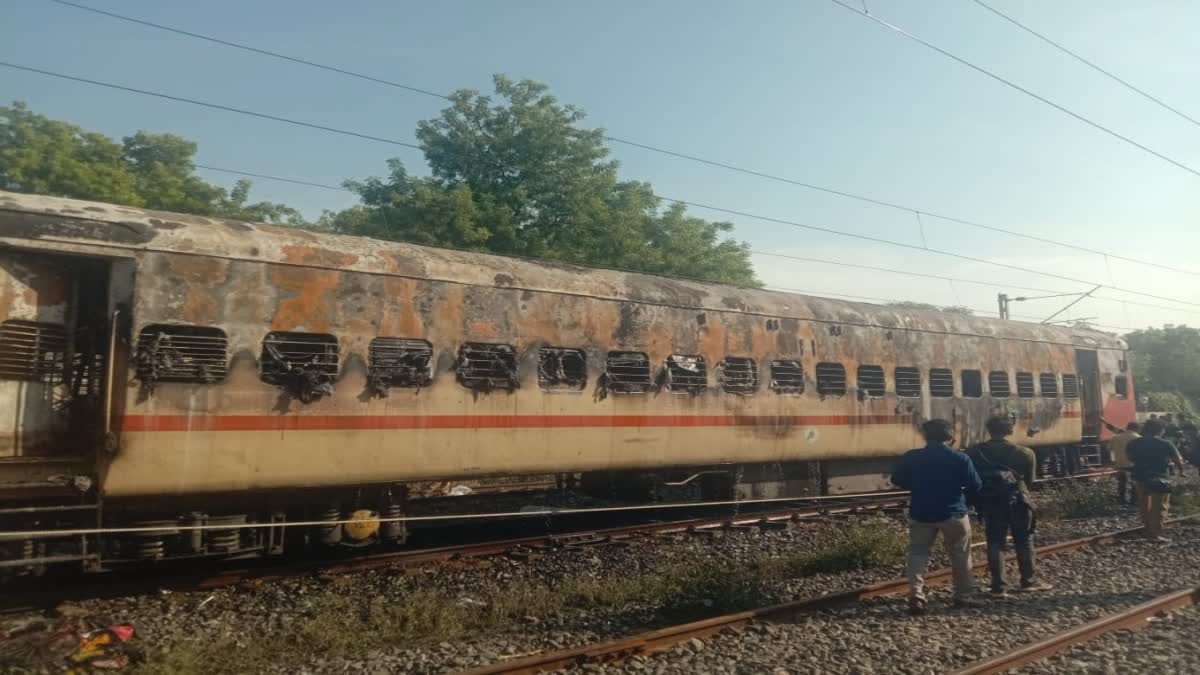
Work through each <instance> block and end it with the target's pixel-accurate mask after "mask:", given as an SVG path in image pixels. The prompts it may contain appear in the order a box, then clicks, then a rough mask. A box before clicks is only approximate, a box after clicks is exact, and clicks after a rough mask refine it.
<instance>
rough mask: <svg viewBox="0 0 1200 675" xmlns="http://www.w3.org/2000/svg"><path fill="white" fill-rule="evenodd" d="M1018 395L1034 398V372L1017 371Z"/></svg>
mask: <svg viewBox="0 0 1200 675" xmlns="http://www.w3.org/2000/svg"><path fill="white" fill-rule="evenodd" d="M1017 396H1019V397H1021V398H1033V396H1034V389H1033V373H1017Z"/></svg>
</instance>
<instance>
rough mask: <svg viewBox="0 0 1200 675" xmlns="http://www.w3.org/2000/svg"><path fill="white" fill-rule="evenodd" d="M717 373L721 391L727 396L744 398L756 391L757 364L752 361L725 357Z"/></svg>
mask: <svg viewBox="0 0 1200 675" xmlns="http://www.w3.org/2000/svg"><path fill="white" fill-rule="evenodd" d="M717 372H718V374H719V376H720V379H721V390H722V391H724V392H725V393H727V394H741V395H743V396H746V395H749V394H753V393H755V392H756V391H758V364H756V363H755V362H754V359H751V358H747V357H743V356H726V357H725V360H723V361H721V365H720V367H719V370H718V371H717Z"/></svg>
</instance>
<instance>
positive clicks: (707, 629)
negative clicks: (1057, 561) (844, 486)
mask: <svg viewBox="0 0 1200 675" xmlns="http://www.w3.org/2000/svg"><path fill="white" fill-rule="evenodd" d="M1196 521H1200V514H1196V515H1192V516H1185V517H1182V518H1175V519H1171V520H1170V521H1168V522H1169V523H1170V524H1178V523H1181V522H1196ZM1141 532H1142V528H1141V527H1135V528H1129V529H1125V530H1118V531H1114V532H1106V533H1102V534H1098V535H1093V536H1089V537H1083V538H1079V539H1072V540H1069V541H1063V542H1058V543H1055V544H1050V545H1047V546H1042V547H1039V548H1038V549H1036V553H1037V556H1038V557H1039V558H1043V557H1046V556H1050V555H1057V554H1064V553H1070V552H1074V551H1079V550H1082V549H1084V548H1087V547H1090V546H1096V545H1102V544H1108V543H1112V542H1115V541H1118V540H1120V539H1123V538H1126V537H1129V536H1131V535H1136V534H1140V533H1141ZM1009 559H1010V560H1011V559H1012V556H1009ZM986 567H987V562H986V560H979V561H977V562H975V564H974V569H975V570H976V571H980V570H984V569H986ZM950 576H951V573H950V570H949V569H941V570H937V571H934V572H931V573H929V574H927V575H926V577H925V579H926V582H927V584H928V585H930V586H941V585H945V584H946V583H947V582H948V581H949V580H950ZM907 590H908V579H907V578H897V579H892V580H889V581H883V582H879V583H875V584H869V585H866V586H861V587H859V588H854V589H850V590H845V591H838V592H834V593H828V594H825V595H820V596H816V597H811V598H805V599H801V600H796V601H793V602H787V603H782V604H778V605H773V606H770V607H762V608H759V609H752V610H747V611H743V612H736V613H733V614H726V615H722V616H717V617H712V618H709V619H703V620H700V621H693V622H690V623H685V624H680V625H676V626H670V627H667V628H661V629H658V630H654V631H649V632H646V633H641V634H638V635H633V636H630V637H626V638H621V639H616V640H611V641H607V642H602V643H597V644H590V645H583V646H581V647H576V648H572V649H564V650H560V651H553V652H546V653H542V654H536V655H532V656H528V657H526V658H522V659H515V660H512V661H507V662H501V663H495V664H492V665H489V666H484V667H481V668H476V669H472V670H469V671H466V673H467V675H498V674H520V673H539V672H545V671H551V670H557V669H562V668H570V667H581V666H583V665H585V664H588V663H612V662H619V661H623V660H625V659H628V658H630V657H632V656H635V655H644V654H651V653H654V652H658V651H663V650H665V649H668V648H670V647H672V646H674V645H676V644H680V643H683V642H686V641H688V640H692V639H695V638H704V637H708V636H711V635H714V634H717V633H721V632H724V631H727V630H734V629H739V628H742V627H745V626H746V625H748V624H751V623H754V622H756V621H763V620H774V619H780V618H783V617H789V616H795V615H798V614H806V613H813V612H817V611H821V610H827V609H833V608H837V607H843V606H847V605H852V604H855V603H858V602H860V601H863V600H867V599H870V598H881V597H888V596H895V595H901V594H903V593H905V592H907ZM1178 595H1179V594H1172V595H1171V596H1169V597H1170V598H1173V599H1165V598H1168V596H1164V598H1160V599H1159V601H1161V602H1163V603H1164V604H1163V605H1161V606H1160V609H1157V610H1155V609H1153V607H1154V605H1152V603H1145V607H1143V606H1141V605H1139V607H1140V608H1142V611H1143V612H1149V614H1146V613H1143V614H1140V615H1137V616H1142V617H1143V619H1141V620H1144V617H1145V616H1149V615H1152V614H1153V613H1155V612H1156V611H1162V609H1161V607H1165V606H1166V604H1169V603H1171V602H1186V600H1184V599H1183V598H1181V597H1177V596H1178ZM1173 606H1181V605H1173ZM1134 609H1137V608H1134ZM1128 611H1129V612H1132V611H1133V610H1128ZM1121 614H1124V613H1121ZM1114 616H1116V615H1114ZM1130 616H1131V617H1132V616H1134V615H1130ZM1138 620H1139V619H1137V618H1130V617H1125V618H1117V619H1112V621H1113V624H1112V625H1113V626H1115V627H1113V628H1109V629H1108V630H1115V629H1117V628H1121V627H1128V626H1129V625H1130V623H1129V622H1134V623H1136V622H1137V621H1138ZM1092 623H1097V622H1092ZM1088 626H1091V624H1088ZM1083 628H1084V627H1081V628H1080V629H1076V630H1077V631H1082V629H1083ZM1088 630H1089V631H1095V630H1097V628H1095V627H1093V628H1089V629H1088ZM1101 632H1106V631H1101ZM1079 634H1080V635H1089V634H1088V631H1082V632H1081V633H1079ZM1098 634H1100V633H1099V632H1094V633H1091V634H1090V635H1089V636H1088V637H1087V638H1083V637H1079V638H1073V637H1071V636H1073V635H1076V632H1075V631H1069V632H1068V633H1067V634H1064V635H1065V636H1066V637H1063V638H1061V639H1062V640H1063V642H1062V644H1061V645H1059V646H1057V648H1056V649H1055V651H1058V650H1061V649H1065V648H1067V647H1069V646H1071V644H1075V642H1077V641H1079V640H1082V639H1090V637H1091V636H1094V635H1098ZM1071 640H1075V641H1074V642H1072V641H1071ZM1025 649H1034V651H1035V652H1036V651H1038V650H1039V649H1042V647H1037V648H1036V649H1035V645H1031V646H1028V647H1026V648H1025ZM1018 651H1020V650H1018ZM1050 653H1053V652H1047V653H1046V654H1045V655H1049V654H1050ZM997 658H999V657H997ZM1038 658H1042V657H1038ZM1013 663H1014V665H1013V666H1012V667H1015V666H1016V665H1019V664H1017V663H1016V661H1014V662H1013ZM1025 663H1028V661H1025ZM964 672H980V673H982V672H989V673H991V672H1004V670H1003V669H1001V670H980V671H964Z"/></svg>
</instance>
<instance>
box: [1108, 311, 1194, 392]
mask: <svg viewBox="0 0 1200 675" xmlns="http://www.w3.org/2000/svg"><path fill="white" fill-rule="evenodd" d="M1125 340H1126V341H1127V342H1128V343H1129V347H1130V349H1132V350H1133V355H1134V361H1133V372H1134V381H1135V385H1136V387H1137V390H1138V393H1139V394H1147V395H1148V394H1150V393H1151V392H1179V393H1180V394H1183V395H1184V396H1186V397H1187V398H1188V399H1191V400H1196V399H1197V398H1200V329H1196V328H1189V327H1188V326H1174V325H1170V324H1168V325H1166V326H1163V327H1162V328H1147V329H1144V330H1137V331H1134V332H1132V333H1129V334H1128V335H1126V336H1125Z"/></svg>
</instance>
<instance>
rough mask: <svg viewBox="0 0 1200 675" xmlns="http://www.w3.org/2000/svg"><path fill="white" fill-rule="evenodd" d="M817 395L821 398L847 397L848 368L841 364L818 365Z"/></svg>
mask: <svg viewBox="0 0 1200 675" xmlns="http://www.w3.org/2000/svg"><path fill="white" fill-rule="evenodd" d="M817 393H818V394H820V395H821V396H843V395H845V393H846V366H843V365H842V364H840V363H818V364H817Z"/></svg>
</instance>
